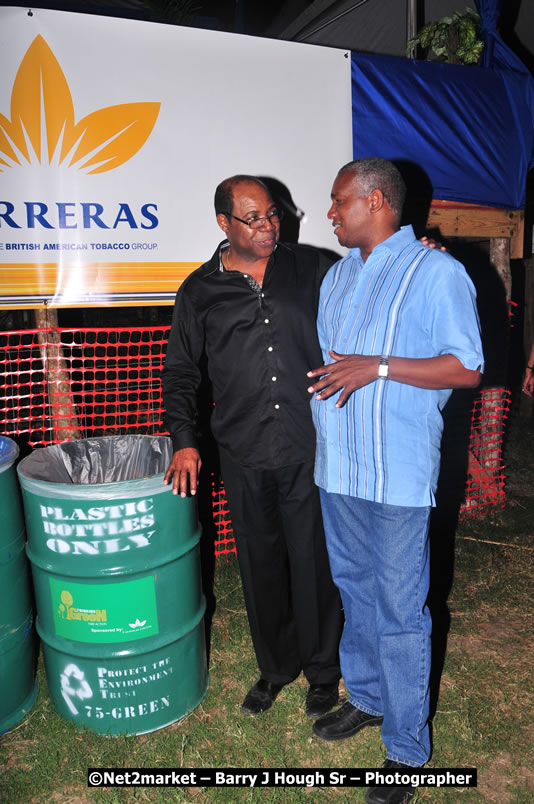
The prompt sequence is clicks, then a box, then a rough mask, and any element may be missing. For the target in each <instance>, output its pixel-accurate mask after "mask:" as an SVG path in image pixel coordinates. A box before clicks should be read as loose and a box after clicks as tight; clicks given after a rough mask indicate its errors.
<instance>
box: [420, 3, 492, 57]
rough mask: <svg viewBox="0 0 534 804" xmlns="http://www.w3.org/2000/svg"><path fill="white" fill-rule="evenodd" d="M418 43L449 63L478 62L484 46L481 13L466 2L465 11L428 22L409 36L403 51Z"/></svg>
mask: <svg viewBox="0 0 534 804" xmlns="http://www.w3.org/2000/svg"><path fill="white" fill-rule="evenodd" d="M417 45H419V46H420V47H422V48H424V49H425V50H427V51H432V52H433V53H434V54H435V55H436V56H437V58H438V60H439V61H445V62H447V63H448V64H477V62H478V60H479V59H480V56H481V54H482V51H483V50H484V42H483V40H482V38H481V35H480V16H479V15H478V14H477V12H476V11H474V9H472V8H471V7H470V6H466V9H465V13H462V12H461V11H455V12H454V13H453V15H452V16H451V17H442V18H441V19H440V20H438V21H437V22H429V23H427V24H426V25H424V26H423V27H422V28H421V30H420V31H419V32H418V33H417V34H416V35H415V36H414V37H413V38H412V39H410V40H409V42H408V44H407V47H406V55H410V51H412V50H413V48H415V47H416V46H417Z"/></svg>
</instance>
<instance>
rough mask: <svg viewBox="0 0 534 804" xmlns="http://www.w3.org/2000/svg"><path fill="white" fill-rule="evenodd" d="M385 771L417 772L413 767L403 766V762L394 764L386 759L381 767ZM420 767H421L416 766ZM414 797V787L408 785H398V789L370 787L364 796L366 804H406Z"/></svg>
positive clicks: (391, 760)
mask: <svg viewBox="0 0 534 804" xmlns="http://www.w3.org/2000/svg"><path fill="white" fill-rule="evenodd" d="M382 767H383V768H384V770H385V771H391V773H392V774H393V773H395V771H402V772H405V773H407V774H409V773H410V771H414V770H417V768H415V767H414V766H413V765H405V764H404V762H395V761H394V760H393V759H386V761H385V762H384V764H383V765H382ZM418 767H421V766H418ZM414 795H415V787H412V786H410V785H399V786H398V787H370V788H369V790H368V791H367V793H366V794H365V802H366V804H408V802H409V801H411V800H412V798H413V797H414Z"/></svg>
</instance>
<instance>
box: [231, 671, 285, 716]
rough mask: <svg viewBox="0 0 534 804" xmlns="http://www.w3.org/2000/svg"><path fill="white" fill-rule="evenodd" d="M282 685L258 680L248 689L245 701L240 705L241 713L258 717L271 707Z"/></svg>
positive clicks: (262, 679)
mask: <svg viewBox="0 0 534 804" xmlns="http://www.w3.org/2000/svg"><path fill="white" fill-rule="evenodd" d="M283 686H284V685H283V684H273V683H271V682H270V681H266V680H265V679H264V678H260V680H259V681H257V682H256V684H254V686H253V687H251V688H250V689H249V691H248V692H247V694H246V695H245V700H244V701H243V703H242V704H241V711H242V712H244V713H245V715H259V714H260V712H265V711H266V710H267V709H269V708H270V707H271V706H272V705H273V701H274V699H275V698H276V696H277V695H278V693H279V692H280V690H281V689H282V687H283Z"/></svg>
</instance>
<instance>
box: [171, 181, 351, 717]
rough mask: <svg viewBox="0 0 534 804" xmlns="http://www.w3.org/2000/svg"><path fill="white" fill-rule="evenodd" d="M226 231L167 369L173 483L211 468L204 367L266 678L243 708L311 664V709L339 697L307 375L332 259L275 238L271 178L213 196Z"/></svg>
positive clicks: (189, 298) (195, 283) (225, 185)
mask: <svg viewBox="0 0 534 804" xmlns="http://www.w3.org/2000/svg"><path fill="white" fill-rule="evenodd" d="M215 212H216V215H217V222H218V224H219V226H220V228H221V229H222V230H223V232H224V233H225V235H226V238H227V240H226V241H224V242H223V243H221V244H220V246H219V247H218V248H217V250H216V252H215V254H214V255H213V257H212V258H211V260H209V262H207V263H205V264H204V265H202V266H201V267H200V268H198V269H197V270H196V271H194V272H193V273H192V274H191V275H190V276H189V277H187V279H186V280H185V282H184V283H183V284H182V287H181V288H180V290H179V292H178V294H177V297H176V304H175V308H174V314H173V322H172V328H171V333H170V337H169V345H168V350H167V358H166V361H165V368H164V371H163V378H162V379H163V396H164V402H165V407H166V411H167V416H166V424H167V427H168V429H169V432H170V435H171V438H172V442H173V449H174V455H173V458H172V461H171V464H170V466H169V468H168V470H167V473H166V475H165V480H164V482H165V483H169V482H171V479H172V484H173V492H174V493H175V494H178V493H179V494H181V495H182V496H185V494H186V493H187V491H188V489H189V490H190V491H191V494H195V493H196V490H197V483H198V472H199V470H200V466H201V459H200V454H199V451H198V442H197V436H196V421H197V417H198V407H197V391H198V388H199V386H200V383H201V380H202V366H203V365H205V366H206V369H207V374H208V377H209V381H210V383H211V387H212V393H213V401H214V403H215V406H214V409H213V415H212V417H211V429H212V432H213V435H214V436H215V439H216V441H217V443H218V446H219V454H220V460H221V468H222V475H223V480H224V485H225V489H226V493H227V496H228V501H229V505H230V514H231V517H232V525H233V530H234V536H235V540H236V544H237V555H238V560H239V566H240V571H241V578H242V582H243V590H244V596H245V603H246V607H247V614H248V618H249V623H250V629H251V634H252V641H253V644H254V649H255V652H256V658H257V661H258V665H259V669H260V673H261V678H260V679H259V681H258V682H257V683H256V684H254V686H253V687H252V688H251V689H250V690H249V692H248V694H247V695H246V697H245V700H244V701H243V704H242V707H241V708H242V711H243V712H245V713H247V714H258V713H259V712H262V711H265V710H266V709H268V708H269V707H270V706H271V704H272V703H273V701H274V699H275V698H276V696H277V695H278V693H279V692H280V690H281V689H282V687H283V686H284V685H285V684H288V683H289V682H291V681H293V680H294V679H295V678H296V677H297V676H298V675H299V673H300V672H301V670H302V671H303V672H304V674H305V676H306V678H307V680H308V682H309V684H310V688H309V690H308V694H307V698H306V713H307V714H308V716H310V717H320V716H321V715H322V714H325V713H326V712H328V711H330V709H331V708H332V707H333V706H334V705H335V704H336V703H337V700H338V683H339V678H340V672H339V659H338V644H339V638H340V634H341V629H342V612H341V604H340V600H339V597H338V593H337V590H336V588H335V586H334V584H333V582H332V578H331V575H330V568H329V563H328V557H327V553H326V546H325V541H324V533H323V526H322V519H321V511H320V504H319V496H318V491H317V488H316V486H315V484H314V482H313V464H314V454H315V432H314V428H313V424H312V419H311V414H310V402H309V394H308V392H307V386H308V379H307V377H306V374H307V372H308V371H309V370H310V369H311V368H313V367H314V366H316V365H319V364H320V363H321V362H322V356H321V351H320V348H319V343H318V340H317V333H316V327H315V321H316V314H317V304H318V298H319V287H320V284H321V281H322V278H323V276H324V274H325V273H326V271H327V270H328V268H329V267H330V264H331V262H330V261H329V260H327V259H326V258H324V257H323V256H322V255H321V253H320V252H319V251H317V250H315V249H313V248H309V247H305V246H297V245H292V244H284V243H278V238H279V234H280V213H279V211H278V210H277V208H276V206H275V205H274V203H273V200H272V198H271V196H270V194H269V191H268V189H267V187H266V186H265V185H264V184H263V183H262V182H260V181H259V180H257V179H255V178H254V177H252V176H233V177H231V178H230V179H226V180H225V181H224V182H222V183H221V184H220V185H219V187H218V188H217V190H216V193H215Z"/></svg>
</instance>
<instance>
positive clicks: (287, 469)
mask: <svg viewBox="0 0 534 804" xmlns="http://www.w3.org/2000/svg"><path fill="white" fill-rule="evenodd" d="M220 457H221V469H222V475H223V480H224V486H225V489H226V494H227V497H228V503H229V507H230V515H231V518H232V526H233V529H234V536H235V540H236V545H237V556H238V560H239V568H240V571H241V580H242V583H243V591H244V596H245V603H246V607H247V614H248V620H249V624H250V631H251V635H252V642H253V645H254V650H255V651H256V658H257V661H258V666H259V669H260V672H261V675H262V677H263V678H265V679H267V680H268V681H271V682H273V683H276V684H287V683H289V682H290V681H293V679H295V678H296V677H297V676H298V675H299V673H300V672H301V670H302V671H304V675H305V676H306V678H307V679H308V681H309V683H310V684H330V683H334V682H336V681H337V680H338V679H339V677H340V671H339V656H338V647H339V640H340V637H341V631H342V629H343V616H342V610H341V601H340V598H339V593H338V591H337V589H336V587H335V586H334V583H333V581H332V576H331V574H330V565H329V562H328V554H327V551H326V544H325V537H324V531H323V522H322V518H321V506H320V500H319V492H318V489H317V487H316V486H315V484H314V482H313V464H295V465H294V466H284V467H282V468H279V469H249V468H246V467H243V466H240V465H239V464H236V463H235V462H234V461H233V460H232V459H231V458H229V456H228V455H227V454H226V453H225V452H224V451H223V450H220Z"/></svg>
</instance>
